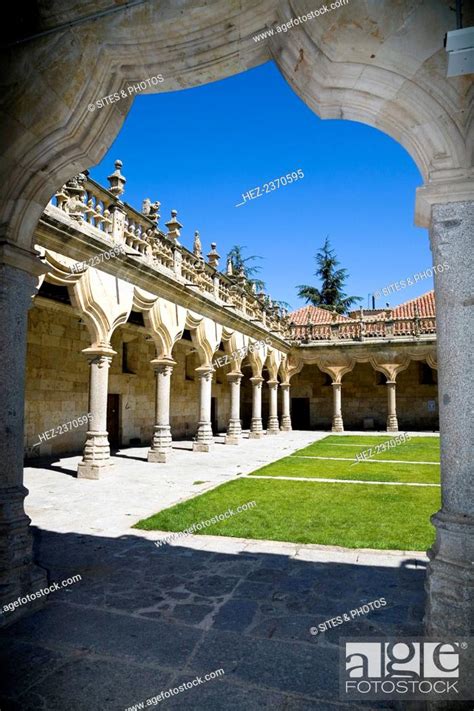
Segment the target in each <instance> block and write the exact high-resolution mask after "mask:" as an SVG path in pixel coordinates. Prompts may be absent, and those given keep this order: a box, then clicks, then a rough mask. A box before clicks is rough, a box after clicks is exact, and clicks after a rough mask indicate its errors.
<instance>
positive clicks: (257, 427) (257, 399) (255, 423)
mask: <svg viewBox="0 0 474 711" xmlns="http://www.w3.org/2000/svg"><path fill="white" fill-rule="evenodd" d="M250 382H251V383H252V421H251V423H250V434H249V438H250V439H260V438H261V437H263V425H262V383H263V378H261V377H259V376H256V377H253V378H250Z"/></svg>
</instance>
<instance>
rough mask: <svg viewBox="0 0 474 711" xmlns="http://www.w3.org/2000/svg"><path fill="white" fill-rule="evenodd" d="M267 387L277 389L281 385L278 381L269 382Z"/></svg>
mask: <svg viewBox="0 0 474 711" xmlns="http://www.w3.org/2000/svg"><path fill="white" fill-rule="evenodd" d="M267 385H268V387H269V388H277V387H278V386H279V385H280V383H279V382H278V380H267Z"/></svg>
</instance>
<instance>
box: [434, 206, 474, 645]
mask: <svg viewBox="0 0 474 711" xmlns="http://www.w3.org/2000/svg"><path fill="white" fill-rule="evenodd" d="M431 219H432V222H431V232H430V237H431V248H432V251H433V264H435V265H443V267H444V268H443V270H441V269H439V270H438V271H437V273H436V274H435V277H434V278H435V293H436V323H437V328H436V332H437V335H436V338H437V347H438V368H439V370H438V393H439V419H440V432H441V493H442V508H441V510H440V511H439V512H438V513H436V514H435V515H434V516H433V517H432V519H431V520H432V522H433V524H434V525H435V527H436V540H435V543H434V545H433V547H432V548H431V550H430V551H429V552H428V555H429V557H430V563H429V565H428V579H427V594H428V604H427V614H426V617H425V623H426V631H427V634H432V635H436V636H441V637H443V636H445V637H448V636H450V635H451V636H452V635H460V636H469V635H472V633H473V626H474V565H473V561H474V490H473V484H474V479H473V475H472V453H473V451H474V441H473V440H474V430H473V413H474V358H473V354H474V350H473V347H472V338H473V334H474V306H473V303H474V301H473V286H472V284H473V274H474V250H473V249H472V246H473V245H472V235H473V234H474V201H469V202H453V203H448V204H445V205H433V206H432V213H431Z"/></svg>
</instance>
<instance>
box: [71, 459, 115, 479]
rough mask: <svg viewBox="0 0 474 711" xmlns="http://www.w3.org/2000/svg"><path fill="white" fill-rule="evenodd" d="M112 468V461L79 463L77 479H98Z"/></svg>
mask: <svg viewBox="0 0 474 711" xmlns="http://www.w3.org/2000/svg"><path fill="white" fill-rule="evenodd" d="M112 466H113V463H112V460H111V459H109V460H104V461H101V462H100V463H98V462H95V463H94V462H79V464H78V467H77V478H78V479H100V477H101V476H102V475H104V474H108V473H109V471H110V469H111V467H112Z"/></svg>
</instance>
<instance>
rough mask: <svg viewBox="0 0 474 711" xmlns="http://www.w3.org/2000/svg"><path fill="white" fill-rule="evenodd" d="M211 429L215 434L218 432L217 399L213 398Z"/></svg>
mask: <svg viewBox="0 0 474 711" xmlns="http://www.w3.org/2000/svg"><path fill="white" fill-rule="evenodd" d="M211 427H212V431H213V433H214V434H216V433H217V432H218V428H217V398H216V397H211Z"/></svg>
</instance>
